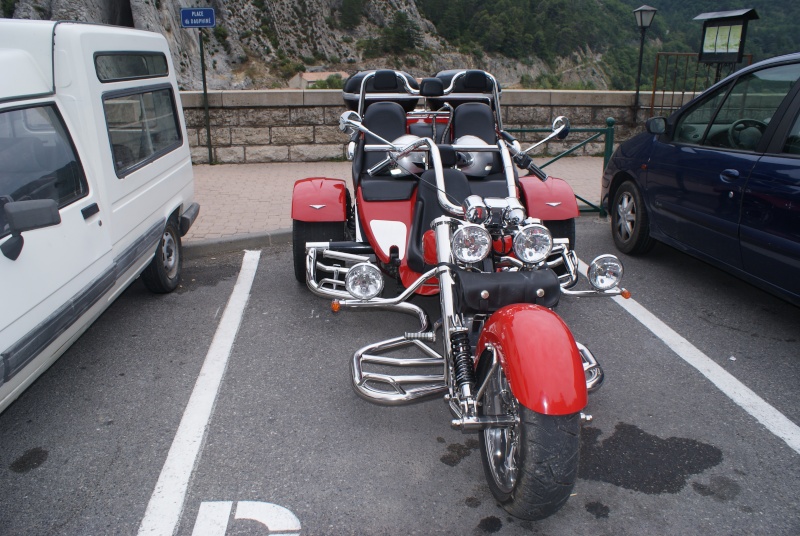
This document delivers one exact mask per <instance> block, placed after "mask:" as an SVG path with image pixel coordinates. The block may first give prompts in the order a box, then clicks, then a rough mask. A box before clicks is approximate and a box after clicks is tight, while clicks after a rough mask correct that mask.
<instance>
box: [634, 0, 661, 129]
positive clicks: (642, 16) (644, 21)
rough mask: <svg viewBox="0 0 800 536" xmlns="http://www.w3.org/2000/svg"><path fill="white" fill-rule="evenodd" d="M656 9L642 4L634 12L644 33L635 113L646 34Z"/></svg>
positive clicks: (641, 41)
mask: <svg viewBox="0 0 800 536" xmlns="http://www.w3.org/2000/svg"><path fill="white" fill-rule="evenodd" d="M656 11H658V10H657V9H656V8H654V7H650V6H642V7H639V8H637V9H634V10H633V14H634V15H635V16H636V26H638V27H639V31H640V32H641V33H642V37H641V40H640V41H639V70H638V72H637V73H636V98H635V99H634V100H633V111H634V114H635V113H636V112H637V111H638V110H639V87H640V86H641V84H642V56H643V55H644V34H645V32H646V31H647V29H648V28H649V27H650V25H651V24H653V17H655V16H656ZM634 121H635V118H634Z"/></svg>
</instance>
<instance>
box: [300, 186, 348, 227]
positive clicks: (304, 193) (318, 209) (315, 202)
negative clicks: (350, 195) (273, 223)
mask: <svg viewBox="0 0 800 536" xmlns="http://www.w3.org/2000/svg"><path fill="white" fill-rule="evenodd" d="M346 196H347V186H346V185H345V182H344V181H343V180H342V179H328V178H325V177H310V178H308V179H301V180H299V181H297V182H296V183H294V191H293V192H292V219H293V220H300V221H345V220H346V219H347V198H346Z"/></svg>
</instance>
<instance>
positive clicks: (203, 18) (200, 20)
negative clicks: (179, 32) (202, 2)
mask: <svg viewBox="0 0 800 536" xmlns="http://www.w3.org/2000/svg"><path fill="white" fill-rule="evenodd" d="M216 25H217V16H216V13H214V8H213V7H195V8H187V7H184V8H181V28H213V27H214V26H216Z"/></svg>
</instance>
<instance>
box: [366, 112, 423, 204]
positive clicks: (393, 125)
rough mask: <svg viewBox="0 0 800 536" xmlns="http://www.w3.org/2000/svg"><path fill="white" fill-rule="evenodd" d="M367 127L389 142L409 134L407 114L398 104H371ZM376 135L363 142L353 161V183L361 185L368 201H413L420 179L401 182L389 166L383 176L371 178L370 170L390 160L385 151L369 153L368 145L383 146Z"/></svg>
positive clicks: (381, 174) (367, 137) (369, 136)
mask: <svg viewBox="0 0 800 536" xmlns="http://www.w3.org/2000/svg"><path fill="white" fill-rule="evenodd" d="M363 124H364V126H365V127H367V128H368V129H369V130H370V131H372V132H374V133H375V134H377V135H378V136H380V137H381V138H383V139H384V140H386V141H389V142H391V141H394V140H396V139H397V138H399V137H400V136H402V135H404V134H405V133H406V113H405V110H403V107H402V106H401V105H400V104H398V103H396V102H389V101H382V102H374V103H372V104H370V106H369V107H368V108H367V111H366V112H365V113H364V119H363ZM382 143H383V142H382V141H380V140H379V139H378V138H376V137H375V136H372V135H369V134H367V135H366V136H365V137H364V139H362V140H361V141H359V144H358V147H357V148H356V155H355V158H354V162H353V184H354V185H355V187H356V188H358V186H359V184H360V185H361V195H362V196H363V197H364V200H365V201H398V200H403V199H410V198H411V196H412V194H413V192H414V187H415V186H416V179H415V178H414V177H413V176H412V177H410V179H411V180H409V178H403V179H397V178H394V177H392V176H391V175H390V174H389V167H388V166H387V167H386V168H385V169H384V170H383V171H382V172H381V173H380V174H378V175H375V176H374V177H370V176H369V175H368V174H367V170H368V169H369V168H371V167H372V166H374V165H375V164H377V163H378V162H380V161H381V160H383V159H384V158H386V153H384V152H366V151H364V145H365V144H366V145H375V144H382Z"/></svg>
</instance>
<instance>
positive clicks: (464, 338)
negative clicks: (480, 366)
mask: <svg viewBox="0 0 800 536" xmlns="http://www.w3.org/2000/svg"><path fill="white" fill-rule="evenodd" d="M450 341H451V342H450V348H451V351H452V354H453V365H454V369H455V378H456V385H458V387H459V389H460V388H461V387H463V386H464V385H467V384H468V385H470V387H474V386H475V369H474V367H473V363H472V347H471V346H470V344H469V335H468V334H467V331H466V330H464V331H457V332H455V333H453V334H452V335H451V336H450Z"/></svg>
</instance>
